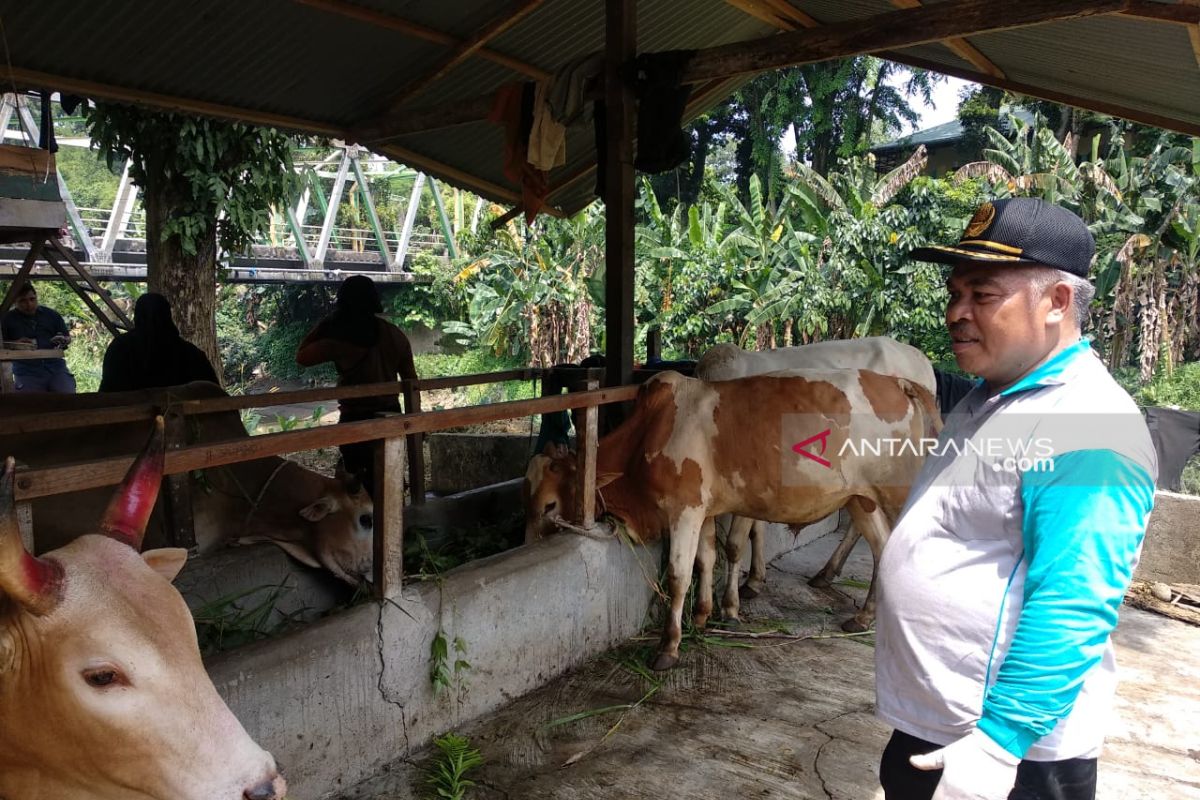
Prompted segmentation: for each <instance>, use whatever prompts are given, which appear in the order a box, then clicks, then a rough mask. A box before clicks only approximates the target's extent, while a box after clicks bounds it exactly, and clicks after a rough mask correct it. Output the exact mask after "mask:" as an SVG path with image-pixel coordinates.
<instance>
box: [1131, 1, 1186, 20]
mask: <svg viewBox="0 0 1200 800" xmlns="http://www.w3.org/2000/svg"><path fill="white" fill-rule="evenodd" d="M1121 14H1122V15H1124V16H1126V17H1136V18H1138V19H1145V20H1150V21H1152V22H1173V23H1176V24H1179V25H1200V4H1198V3H1196V2H1195V0H1180V1H1179V2H1178V3H1157V2H1154V0H1130V2H1129V7H1128V8H1127V9H1125V10H1124V11H1122V12H1121Z"/></svg>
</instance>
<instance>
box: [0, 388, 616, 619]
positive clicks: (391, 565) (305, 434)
mask: <svg viewBox="0 0 1200 800" xmlns="http://www.w3.org/2000/svg"><path fill="white" fill-rule="evenodd" d="M534 372H536V370H514V371H512V372H507V373H486V374H483V375H465V376H457V377H452V378H432V379H424V380H420V381H413V382H398V383H394V384H374V385H371V386H361V387H346V388H341V389H313V390H304V391H299V392H278V393H274V394H262V395H244V396H241V397H228V398H214V399H211V400H189V401H181V402H180V403H179V404H178V405H177V406H174V407H172V408H171V409H170V411H171V412H172V413H174V414H176V415H178V414H183V415H190V414H203V413H211V412H213V411H225V410H231V409H241V408H262V407H269V406H275V405H284V404H292V403H297V402H313V401H316V400H320V399H326V398H328V399H333V398H336V397H348V396H351V395H352V394H353V396H359V397H362V396H371V395H372V394H381V393H385V392H381V391H380V388H381V387H384V388H385V389H386V393H391V391H394V390H395V389H396V388H397V387H399V388H400V390H401V391H402V392H403V391H404V388H405V386H404V384H405V383H411V385H410V386H409V391H411V392H413V396H414V397H416V396H418V393H419V392H420V391H422V390H428V389H432V388H447V387H453V386H469V385H473V384H478V383H488V382H494V381H497V380H511V379H517V378H525V377H530V375H531V373H534ZM484 378H486V380H484ZM637 389H638V387H637V386H620V387H615V388H610V389H595V388H592V389H590V390H588V391H582V392H577V393H572V394H564V395H550V396H545V397H540V398H536V399H532V400H513V401H508V402H503V403H491V404H486V405H479V406H467V407H465V408H452V409H445V410H441V411H425V412H421V411H417V410H416V409H415V408H414V410H413V412H412V413H405V414H398V415H390V416H383V417H381V418H380V419H374V420H364V421H362V422H350V423H345V424H341V425H331V426H325V427H319V428H307V429H303V430H293V431H287V432H280V433H270V434H264V435H261V436H253V437H248V438H247V437H243V438H238V439H232V440H226V441H220V442H211V443H206V444H200V445H183V446H179V447H176V448H174V449H171V450H169V451H168V452H167V455H166V468H165V473H166V474H167V475H168V476H173V475H182V476H186V474H187V473H188V472H191V471H192V470H202V469H208V468H212V467H218V466H223V465H226V464H234V463H238V462H241V461H251V460H254V459H258V458H265V457H268V456H281V455H284V454H287V453H295V452H300V451H305V450H315V449H318V448H323V447H336V446H339V445H346V444H355V443H359V442H369V441H374V442H375V443H376V449H375V458H376V469H375V474H376V486H375V494H374V503H375V564H374V589H375V592H376V593H377V595H379V596H381V597H383V596H390V595H394V594H395V593H396V592H397V591H399V588H400V582H401V577H402V575H403V561H402V555H401V554H402V551H403V541H402V540H403V531H404V525H403V507H404V471H405V465H406V463H407V461H408V459H407V458H406V454H407V450H408V448H409V442H410V441H412V439H411V437H414V436H420V435H423V434H425V433H432V432H434V431H439V430H445V429H448V428H456V427H459V426H463V425H477V424H480V423H485V422H494V421H498V420H504V419H512V418H515V417H525V416H529V415H532V414H546V413H551V412H557V411H565V410H570V409H581V418H580V420H581V424H580V427H579V430H580V436H579V442H578V446H577V449H578V456H577V457H578V459H579V466H580V469H579V471H578V476H579V477H578V480H579V484H580V485H579V486H578V487H577V490H578V493H579V495H578V496H580V497H581V498H584V502H583V503H582V504H581V510H580V514H579V516H578V518H577V519H576V520H575V522H576V523H578V524H579V525H582V526H584V527H590V526H591V525H592V524H593V522H594V514H595V508H594V503H593V500H594V497H595V471H596V470H595V464H596V441H597V425H596V419H597V408H598V407H599V406H601V405H604V404H607V403H617V402H624V401H627V400H632V399H633V398H634V397H635V396H636V394H637ZM156 413H162V409H159V408H158V407H157V406H153V405H149V404H147V405H145V406H128V407H116V408H109V409H96V410H94V411H88V412H81V413H74V414H72V415H71V417H70V418H68V417H66V416H64V415H63V414H62V413H61V412H60V413H56V414H45V415H41V416H40V417H37V418H35V417H33V416H26V417H19V418H14V419H12V420H6V421H5V428H6V430H11V431H14V432H18V431H20V432H29V431H35V430H50V429H60V430H61V429H64V428H72V427H79V426H85V425H96V424H105V423H109V424H111V423H114V422H129V421H135V420H139V419H149V418H150V417H151V416H152V415H153V414H156ZM48 418H51V419H52V422H47V421H46V420H47V419H48ZM10 423H12V424H13V425H14V427H9V425H10ZM133 458H134V456H133V455H126V456H120V457H116V458H109V459H101V460H95V461H85V462H77V463H72V464H64V465H60V466H55V467H46V468H41V469H24V468H22V469H20V470H18V473H17V476H16V496H17V500H18V501H19V502H22V503H24V502H28V501H29V500H32V499H35V498H39V497H47V496H51V495H57V494H63V493H66V492H74V491H81V490H84V489H93V488H97V487H102V486H110V485H115V484H117V483H119V482H120V480H121V478H122V477H123V476H124V474H125V473H126V471H127V470H128V469H129V467H130V465H131V464H132V463H133ZM415 496H416V495H415V492H414V497H415ZM34 524H35V525H36V520H35V521H34Z"/></svg>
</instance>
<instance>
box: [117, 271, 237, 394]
mask: <svg viewBox="0 0 1200 800" xmlns="http://www.w3.org/2000/svg"><path fill="white" fill-rule="evenodd" d="M192 381H209V382H210V383H216V384H218V385H220V381H219V380H218V379H217V373H216V371H215V370H214V369H213V367H212V364H211V363H209V361H208V356H206V355H204V351H203V350H201V349H200V348H199V347H196V345H194V344H192V343H191V342H189V341H187V340H186V339H184V338H183V337H182V336H180V335H179V328H177V327H175V320H174V319H172V317H171V304H170V302H168V301H167V298H165V297H163V296H162V295H161V294H157V293H155V292H147V293H146V294H144V295H142V296H141V297H139V298H138V299H137V302H136V303H134V305H133V330H132V331H129V332H128V333H122V334H120V335H119V336H117V337H116V338H115V339H113V340H112V344H110V345H109V346H108V350H107V351H105V353H104V371H103V375H102V377H101V379H100V391H102V392H128V391H133V390H134V389H155V388H160V387H164V386H179V385H181V384H184V383H191V382H192Z"/></svg>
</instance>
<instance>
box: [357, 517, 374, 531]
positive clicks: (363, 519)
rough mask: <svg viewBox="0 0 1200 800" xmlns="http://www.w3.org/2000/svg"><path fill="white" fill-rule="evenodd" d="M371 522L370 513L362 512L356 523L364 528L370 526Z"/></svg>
mask: <svg viewBox="0 0 1200 800" xmlns="http://www.w3.org/2000/svg"><path fill="white" fill-rule="evenodd" d="M371 522H372V520H371V515H370V514H363V515H361V516H360V517H359V518H358V524H359V525H361V526H362V527H364V528H370V527H371Z"/></svg>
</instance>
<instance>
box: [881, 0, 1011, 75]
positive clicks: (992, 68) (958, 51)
mask: <svg viewBox="0 0 1200 800" xmlns="http://www.w3.org/2000/svg"><path fill="white" fill-rule="evenodd" d="M892 5H894V6H896V7H897V8H917V7H919V6H920V5H921V0H892ZM942 44H943V45H945V47H946V49H948V50H949V51H950V52H952V53H954V55H956V56H958V57H959V58H961V59H962V60H963V61H966V62H967V63H968V64H972V65H974V67H975V68H976V69H978V70H980V71H981V72H986V73H987V74H988V75H991V76H993V77H996V78H1004V77H1007V76H1006V75H1005V74H1004V71H1003V70H1001V69H1000V68H999V67H997V66H996V65H995V64H994V63H992V60H991V59H989V58H988V57H987V56H985V55H984V54H983V53H981V52H979V48H977V47H976V46H975V45H973V44H971V43H970V42H968V41H967V40H966V39H964V38H963V37H961V36H952V37H950V38H949V39H946V40H944V41H943V42H942Z"/></svg>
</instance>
